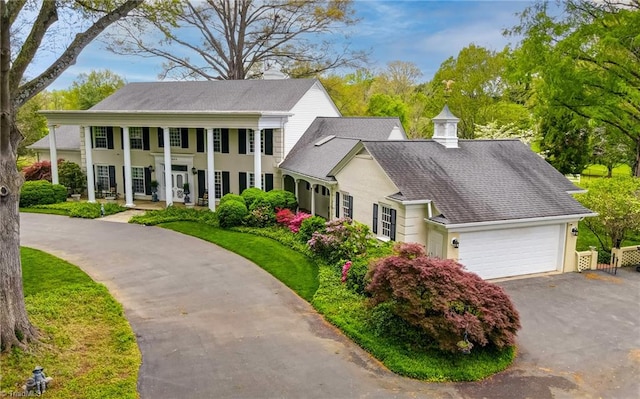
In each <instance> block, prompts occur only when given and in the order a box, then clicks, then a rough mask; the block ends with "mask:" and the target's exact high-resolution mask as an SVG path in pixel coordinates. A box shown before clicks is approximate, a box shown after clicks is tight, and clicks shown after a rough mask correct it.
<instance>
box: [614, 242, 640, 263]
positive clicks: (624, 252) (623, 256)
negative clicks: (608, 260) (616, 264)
mask: <svg viewBox="0 0 640 399" xmlns="http://www.w3.org/2000/svg"><path fill="white" fill-rule="evenodd" d="M638 248H639V247H637V246H634V247H622V248H620V249H619V255H618V256H619V258H620V266H631V265H637V264H640V250H638Z"/></svg>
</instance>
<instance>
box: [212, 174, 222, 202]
mask: <svg viewBox="0 0 640 399" xmlns="http://www.w3.org/2000/svg"><path fill="white" fill-rule="evenodd" d="M214 178H215V195H216V198H222V172H221V171H219V170H216V171H215V172H214Z"/></svg>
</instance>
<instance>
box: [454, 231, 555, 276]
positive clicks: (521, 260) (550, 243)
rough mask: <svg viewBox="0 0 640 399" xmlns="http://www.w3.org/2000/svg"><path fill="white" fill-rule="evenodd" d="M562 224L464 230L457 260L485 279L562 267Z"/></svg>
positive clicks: (461, 234) (541, 271)
mask: <svg viewBox="0 0 640 399" xmlns="http://www.w3.org/2000/svg"><path fill="white" fill-rule="evenodd" d="M565 226H566V225H565V224H553V225H546V226H535V227H520V228H511V229H499V230H485V231H473V232H463V233H460V239H459V242H460V247H459V258H458V261H459V262H460V263H461V264H463V265H464V266H465V267H466V269H467V270H469V271H472V272H474V273H477V274H478V275H479V276H480V277H482V278H484V279H492V278H500V277H510V276H518V275H523V274H532V273H543V272H549V271H555V270H561V265H562V263H563V259H562V258H563V257H562V254H563V247H564V241H565Z"/></svg>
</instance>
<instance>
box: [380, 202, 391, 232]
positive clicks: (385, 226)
mask: <svg viewBox="0 0 640 399" xmlns="http://www.w3.org/2000/svg"><path fill="white" fill-rule="evenodd" d="M382 235H383V236H385V237H391V208H387V207H386V206H383V207H382Z"/></svg>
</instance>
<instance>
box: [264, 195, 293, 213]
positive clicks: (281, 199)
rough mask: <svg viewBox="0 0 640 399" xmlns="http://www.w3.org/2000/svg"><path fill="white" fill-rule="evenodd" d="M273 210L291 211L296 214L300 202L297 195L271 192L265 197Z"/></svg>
mask: <svg viewBox="0 0 640 399" xmlns="http://www.w3.org/2000/svg"><path fill="white" fill-rule="evenodd" d="M264 198H266V200H267V201H269V203H270V204H271V207H272V208H273V209H290V210H292V211H294V212H295V210H296V209H298V201H297V200H296V196H295V194H293V193H292V192H289V191H286V190H271V191H269V192H267V193H266V194H265V195H264Z"/></svg>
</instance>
